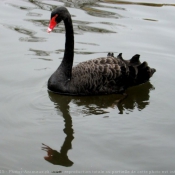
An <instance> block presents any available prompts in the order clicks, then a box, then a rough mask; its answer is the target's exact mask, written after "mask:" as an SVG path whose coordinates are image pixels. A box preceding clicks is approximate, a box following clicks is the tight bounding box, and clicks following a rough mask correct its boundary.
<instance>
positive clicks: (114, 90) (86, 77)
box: [47, 7, 156, 95]
mask: <svg viewBox="0 0 175 175" xmlns="http://www.w3.org/2000/svg"><path fill="white" fill-rule="evenodd" d="M61 21H63V22H64V25H65V31H66V34H65V37H66V41H65V51H64V57H63V59H62V62H61V64H60V65H59V67H58V68H57V70H56V71H55V72H54V73H53V74H52V75H51V77H50V78H49V80H48V90H49V91H52V92H54V93H58V94H64V95H102V94H119V93H124V92H125V90H126V89H127V88H129V87H131V86H135V85H139V84H142V83H145V82H147V81H148V80H149V79H150V77H152V75H153V74H154V72H155V71H156V70H155V69H153V68H150V67H149V66H148V64H147V62H143V63H141V62H140V60H139V57H140V55H138V54H136V55H134V56H133V57H132V58H131V59H130V60H124V59H123V58H122V54H121V53H120V54H119V55H118V56H117V57H114V55H113V53H108V55H107V56H106V57H101V58H96V59H91V60H88V61H84V62H81V63H79V64H78V65H76V66H74V67H72V65H73V59H74V30H73V24H72V19H71V15H70V13H69V11H68V10H67V8H65V7H57V8H56V9H54V10H53V11H52V13H51V19H50V23H49V26H48V29H47V32H48V33H50V32H51V31H52V30H53V29H54V27H55V26H56V25H57V24H59V23H60V22H61Z"/></svg>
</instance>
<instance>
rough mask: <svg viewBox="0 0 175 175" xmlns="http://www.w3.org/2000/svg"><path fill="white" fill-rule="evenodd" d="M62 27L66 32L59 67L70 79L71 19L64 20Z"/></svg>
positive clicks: (71, 58) (72, 48)
mask: <svg viewBox="0 0 175 175" xmlns="http://www.w3.org/2000/svg"><path fill="white" fill-rule="evenodd" d="M64 25H65V30H66V42H65V51H64V57H63V60H62V63H61V67H62V68H63V69H64V72H65V75H66V77H67V78H69V79H71V74H72V65H73V57H74V32H73V25H72V19H71V17H68V18H66V19H65V20H64Z"/></svg>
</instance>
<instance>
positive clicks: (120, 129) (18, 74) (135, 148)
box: [0, 0, 175, 174]
mask: <svg viewBox="0 0 175 175" xmlns="http://www.w3.org/2000/svg"><path fill="white" fill-rule="evenodd" d="M58 5H64V6H66V7H67V8H68V10H69V11H70V13H71V14H72V19H73V25H74V30H75V59H74V64H77V63H79V62H81V61H85V60H88V59H91V58H97V57H100V56H105V55H107V52H109V51H111V52H114V54H115V55H117V54H118V53H120V52H122V53H123V56H124V58H126V59H129V58H131V56H133V55H134V54H136V53H138V54H140V55H141V61H147V62H148V63H149V65H150V66H151V67H154V68H156V70H157V72H156V73H155V74H154V76H153V77H152V79H151V80H150V82H148V83H146V84H143V85H141V86H137V87H133V88H130V89H128V90H127V93H128V95H129V96H128V98H126V99H125V100H124V101H123V102H122V103H121V104H120V105H119V106H117V103H116V99H117V98H119V96H118V95H109V96H96V97H69V96H60V95H55V94H52V93H48V91H47V80H48V78H49V77H50V75H51V74H52V73H53V71H54V70H55V69H56V68H57V67H58V65H59V64H60V62H61V59H62V57H63V52H64V42H65V35H64V32H65V31H64V26H63V23H62V24H61V25H59V27H57V28H56V29H55V30H54V32H52V33H51V34H47V33H46V29H47V26H48V23H49V19H50V12H51V10H52V9H54V8H55V7H56V6H58ZM174 10H175V2H174V0H168V1H165V0H159V1H155V2H154V3H153V2H152V1H151V0H135V1H134V0H128V1H118V0H15V1H14V0H1V1H0V31H1V32H0V46H1V47H0V61H1V64H0V82H1V83H0V90H1V93H0V99H1V100H0V106H1V118H0V130H1V136H0V139H1V142H0V148H1V154H0V173H4V174H27V173H28V174H41V171H43V172H42V174H52V173H62V174H70V173H71V174H97V173H98V174H165V173H166V174H175V171H174V170H175V168H174V167H175V166H174V162H175V154H174V150H175V136H174V133H175V127H174V125H175V118H174V111H175V110H174V97H175V95H174V85H175V81H174V73H175V70H174V67H175V58H174V55H175V49H174V48H175V42H174V41H175V33H174V28H175V22H174V19H175V13H174ZM42 143H43V144H45V145H42ZM42 147H44V148H43V149H44V150H45V151H46V152H45V151H44V150H42ZM52 149H53V150H55V151H53V150H52ZM47 151H48V152H49V154H48V156H47ZM50 153H52V154H53V155H54V156H49V155H50ZM44 157H45V158H44ZM31 171H33V173H32V172H31ZM162 171H165V172H162Z"/></svg>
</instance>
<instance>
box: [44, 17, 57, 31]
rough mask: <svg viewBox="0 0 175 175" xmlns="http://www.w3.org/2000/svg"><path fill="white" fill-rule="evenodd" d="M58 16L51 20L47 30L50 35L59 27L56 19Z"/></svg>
mask: <svg viewBox="0 0 175 175" xmlns="http://www.w3.org/2000/svg"><path fill="white" fill-rule="evenodd" d="M57 16H58V15H57V14H56V15H55V16H53V17H52V18H51V20H50V23H49V27H48V29H47V32H48V33H50V32H51V31H52V30H53V29H54V27H55V26H56V25H57V22H56V17H57Z"/></svg>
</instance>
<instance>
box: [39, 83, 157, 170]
mask: <svg viewBox="0 0 175 175" xmlns="http://www.w3.org/2000/svg"><path fill="white" fill-rule="evenodd" d="M154 89H155V88H154V87H153V85H152V84H151V83H150V82H147V83H145V84H142V85H140V86H136V87H133V88H129V89H128V90H127V94H128V96H127V98H126V99H124V100H123V101H122V102H121V103H118V100H119V99H120V98H121V95H116V94H114V95H106V96H105V95H104V96H87V97H85V96H82V97H80V96H64V95H58V94H54V93H52V92H48V95H49V98H50V100H51V101H52V102H53V103H54V105H55V107H56V109H57V110H58V111H61V112H62V116H63V119H64V122H65V128H64V130H63V131H64V133H65V134H66V138H65V140H64V143H63V145H62V147H61V149H60V151H57V150H54V149H52V148H51V147H50V146H47V145H46V144H42V145H43V146H42V150H44V151H46V152H47V156H45V157H44V159H45V160H46V161H48V162H50V163H52V164H54V165H61V166H65V167H70V166H72V165H73V161H72V160H70V159H69V157H68V155H67V154H68V151H69V150H70V149H72V141H73V139H74V136H73V134H74V130H73V124H72V117H71V115H70V107H69V105H70V103H73V104H75V105H76V106H77V107H79V106H81V107H83V110H82V111H81V114H82V115H83V116H84V115H86V116H88V115H98V114H105V113H107V112H108V111H107V110H106V109H107V108H118V111H119V113H120V114H122V113H124V112H125V111H126V113H128V112H132V111H133V110H134V109H135V108H136V109H138V110H139V111H141V110H143V109H144V108H146V106H148V105H149V97H150V95H149V93H150V91H151V90H154ZM105 117H106V116H105Z"/></svg>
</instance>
